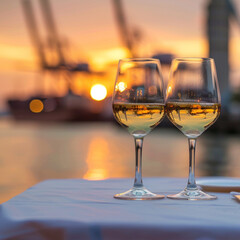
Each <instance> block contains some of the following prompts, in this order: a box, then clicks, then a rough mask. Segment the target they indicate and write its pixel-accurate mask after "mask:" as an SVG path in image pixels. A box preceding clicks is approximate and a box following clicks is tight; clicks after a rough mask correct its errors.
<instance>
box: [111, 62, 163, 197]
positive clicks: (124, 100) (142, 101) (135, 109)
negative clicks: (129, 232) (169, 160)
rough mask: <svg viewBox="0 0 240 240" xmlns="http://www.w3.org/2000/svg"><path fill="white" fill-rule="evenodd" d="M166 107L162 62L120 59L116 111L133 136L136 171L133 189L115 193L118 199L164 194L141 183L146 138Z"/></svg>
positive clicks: (114, 111)
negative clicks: (152, 191)
mask: <svg viewBox="0 0 240 240" xmlns="http://www.w3.org/2000/svg"><path fill="white" fill-rule="evenodd" d="M164 107H165V105H164V93H163V79H162V74H161V68H160V62H159V61H158V60H156V59H151V58H149V59H138V58H137V59H124V60H120V61H119V65H118V73H117V79H116V83H115V89H114V93H113V113H114V116H115V118H116V120H117V121H118V122H119V123H120V124H121V125H122V126H123V127H125V128H126V129H127V130H128V132H129V133H130V134H131V135H132V136H133V137H134V140H135V147H136V148H135V149H136V170H135V181H134V185H133V188H131V189H130V190H128V191H127V192H124V193H120V194H116V195H115V196H114V197H115V198H119V199H129V200H147V199H159V198H163V197H164V196H163V195H158V194H154V193H151V192H150V191H149V190H147V189H146V188H145V187H144V186H143V182H142V145H143V138H144V137H145V136H146V135H147V134H148V133H149V132H150V131H151V130H152V129H153V128H154V127H156V126H157V125H158V124H159V123H160V122H161V120H162V119H163V117H164ZM123 151H124V149H123Z"/></svg>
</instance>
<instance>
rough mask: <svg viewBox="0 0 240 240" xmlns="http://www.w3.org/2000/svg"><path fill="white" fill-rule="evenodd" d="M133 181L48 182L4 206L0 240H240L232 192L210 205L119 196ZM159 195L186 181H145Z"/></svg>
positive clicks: (239, 209)
mask: <svg viewBox="0 0 240 240" xmlns="http://www.w3.org/2000/svg"><path fill="white" fill-rule="evenodd" d="M132 182H133V180H132V179H108V180H103V181H87V180H81V179H62V180H47V181H44V182H41V183H39V184H37V185H35V186H33V187H32V188H30V189H28V190H27V191H25V192H23V193H22V194H20V195H18V196H16V197H14V198H13V199H11V200H9V201H8V202H5V203H3V204H2V205H0V239H1V240H2V239H9V240H11V239H14V240H18V239H20V240H23V239H24V240H30V239H31V240H35V239H36V240H43V239H44V240H48V239H56V240H63V239H64V240H65V239H71V240H75V239H76V240H79V239H81V240H85V239H86V240H110V239H114V240H118V239H140V240H143V239H144V240H155V239H184V240H188V239H194V240H214V239H239V238H240V203H238V202H237V201H235V200H234V199H232V198H231V197H230V194H228V193H216V195H217V197H218V199H217V200H212V201H184V200H171V199H167V198H166V199H163V200H154V201H124V200H117V199H114V198H113V195H114V194H115V193H119V192H122V191H124V190H127V189H128V188H129V187H131V186H132ZM144 183H145V186H146V187H148V188H149V189H150V190H152V191H153V192H156V193H161V194H162V193H164V194H170V193H175V192H178V191H179V190H181V189H183V187H185V184H186V179H178V178H146V179H144Z"/></svg>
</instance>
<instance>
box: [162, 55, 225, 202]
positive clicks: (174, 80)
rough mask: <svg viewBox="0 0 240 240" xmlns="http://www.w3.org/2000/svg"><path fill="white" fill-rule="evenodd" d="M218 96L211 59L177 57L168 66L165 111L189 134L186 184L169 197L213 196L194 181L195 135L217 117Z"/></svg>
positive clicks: (201, 131) (207, 198)
mask: <svg viewBox="0 0 240 240" xmlns="http://www.w3.org/2000/svg"><path fill="white" fill-rule="evenodd" d="M220 109H221V98H220V92H219V87H218V81H217V74H216V69H215V64H214V60H213V59H211V58H177V59H174V60H173V62H172V66H171V71H170V78H169V83H168V86H167V96H166V112H167V116H168V118H169V119H170V121H171V122H172V123H173V124H174V125H175V126H176V127H177V128H178V129H179V130H180V131H181V132H182V133H183V134H184V135H185V136H187V137H188V142H189V177H188V184H187V187H186V188H185V189H184V190H183V191H181V192H180V193H178V194H174V195H168V196H167V197H168V198H172V199H186V200H210V199H216V197H215V196H211V195H209V194H207V193H204V192H203V191H201V190H200V189H199V188H198V186H197V185H196V182H195V146H196V139H197V137H199V136H200V135H201V134H202V133H203V132H204V131H205V130H206V129H207V128H209V127H210V126H211V125H212V124H213V123H214V122H215V121H216V120H217V118H218V117H219V115H220Z"/></svg>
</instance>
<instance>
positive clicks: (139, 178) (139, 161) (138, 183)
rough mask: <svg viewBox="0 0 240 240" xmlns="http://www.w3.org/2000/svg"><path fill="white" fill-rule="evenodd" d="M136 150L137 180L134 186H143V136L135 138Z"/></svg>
mask: <svg viewBox="0 0 240 240" xmlns="http://www.w3.org/2000/svg"><path fill="white" fill-rule="evenodd" d="M134 140H135V150H136V169H135V180H134V185H133V187H142V186H143V182H142V146H143V138H134Z"/></svg>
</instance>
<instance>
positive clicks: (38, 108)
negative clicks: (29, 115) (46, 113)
mask: <svg viewBox="0 0 240 240" xmlns="http://www.w3.org/2000/svg"><path fill="white" fill-rule="evenodd" d="M43 107H44V105H43V102H42V101H41V100H39V99H33V100H32V101H31V102H30V103H29V109H30V110H31V112H33V113H40V112H42V110H43Z"/></svg>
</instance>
